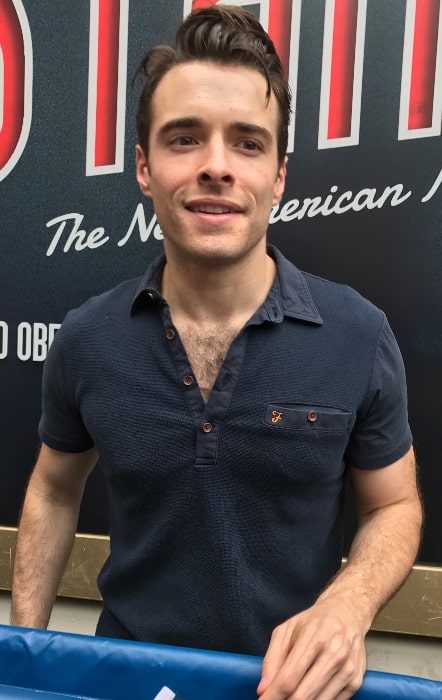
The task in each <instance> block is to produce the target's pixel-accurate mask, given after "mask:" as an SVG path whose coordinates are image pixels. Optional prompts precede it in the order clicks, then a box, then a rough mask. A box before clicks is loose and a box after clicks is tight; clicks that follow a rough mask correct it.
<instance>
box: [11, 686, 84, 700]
mask: <svg viewBox="0 0 442 700" xmlns="http://www.w3.org/2000/svg"><path fill="white" fill-rule="evenodd" d="M69 698H72V700H94V698H85V697H84V696H83V697H80V696H79V695H66V693H49V692H47V691H45V690H31V689H30V688H15V687H13V686H12V685H0V700H69Z"/></svg>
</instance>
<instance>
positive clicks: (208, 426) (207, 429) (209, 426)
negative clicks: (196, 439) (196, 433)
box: [202, 423, 213, 433]
mask: <svg viewBox="0 0 442 700" xmlns="http://www.w3.org/2000/svg"><path fill="white" fill-rule="evenodd" d="M202 427H203V433H210V432H212V428H213V425H212V423H203V426H202Z"/></svg>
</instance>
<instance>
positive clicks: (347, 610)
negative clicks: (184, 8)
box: [11, 6, 421, 700]
mask: <svg viewBox="0 0 442 700" xmlns="http://www.w3.org/2000/svg"><path fill="white" fill-rule="evenodd" d="M143 72H144V76H145V85H144V89H143V92H142V95H141V99H140V106H139V112H138V117H137V124H138V135H139V145H138V146H137V149H136V173H137V179H138V182H139V185H140V188H141V190H142V192H143V194H145V195H146V196H147V197H151V198H152V200H153V203H154V206H155V212H156V215H157V217H158V221H159V223H160V225H161V228H162V231H163V234H164V251H165V257H162V258H161V259H160V260H157V261H156V262H155V263H154V264H153V265H152V266H151V267H150V268H149V269H148V271H147V273H146V275H145V276H144V277H143V278H142V279H138V280H132V281H129V282H124V283H123V284H121V285H119V286H118V287H117V288H116V289H113V290H111V291H110V292H108V293H106V294H104V295H101V296H99V297H96V298H94V299H92V300H90V301H89V302H87V303H86V304H85V305H83V306H82V307H81V308H80V309H78V310H76V311H74V312H71V313H70V314H68V316H67V318H66V320H65V323H64V324H63V327H62V329H61V330H60V331H59V333H58V334H57V336H56V339H55V341H54V344H53V346H52V348H51V352H50V354H49V356H48V359H47V361H46V366H45V376H44V386H43V416H42V420H41V424H40V436H41V439H42V447H41V452H40V455H39V458H38V461H37V464H36V466H35V469H34V472H33V475H32V477H31V480H30V483H29V487H28V490H27V495H26V499H25V503H24V508H23V514H22V518H21V523H20V528H19V535H18V543H17V556H16V562H15V576H14V588H13V604H12V617H11V621H12V623H13V624H18V625H27V626H37V627H40V626H42V627H44V626H46V625H47V623H48V619H49V616H50V611H51V607H52V604H53V601H54V598H55V594H56V590H57V585H58V581H59V579H60V577H61V575H62V572H63V569H64V566H65V563H66V560H67V557H68V555H69V551H70V548H71V544H72V540H73V537H74V533H75V529H76V523H77V517H78V510H79V505H80V501H81V497H82V493H83V488H84V484H85V481H86V479H87V477H88V475H89V473H90V471H91V470H92V468H93V467H94V465H95V463H96V461H97V458H98V456H99V457H100V460H101V464H102V467H103V471H104V473H105V476H106V478H107V480H108V482H109V486H110V505H111V532H110V536H111V555H110V557H109V559H108V561H107V562H106V564H105V566H104V568H103V571H102V572H101V574H100V577H99V585H100V590H101V593H102V596H103V600H104V608H103V613H102V615H101V617H100V621H99V623H98V628H97V633H98V634H100V635H104V636H115V637H126V638H130V639H139V640H145V641H152V642H159V643H168V644H177V645H185V646H194V647H201V648H208V649H216V650H226V651H234V652H242V653H251V654H264V653H265V658H264V663H263V673H262V678H261V681H260V684H259V687H258V695H259V697H260V698H261V700H280V699H281V700H282V699H288V698H290V699H292V700H294V699H297V698H302V699H303V700H305V699H306V698H309V699H310V698H317V699H320V700H331V699H332V698H339V699H340V700H343V699H344V698H348V697H351V695H352V694H353V693H354V692H355V690H356V689H357V688H358V687H359V685H360V683H361V681H362V677H363V673H364V671H365V667H366V661H365V651H364V637H365V635H366V633H367V632H368V630H369V628H370V625H371V623H372V620H373V618H374V616H375V614H376V612H377V611H378V610H379V608H380V607H381V606H382V605H383V604H384V603H385V602H386V601H387V599H388V598H389V597H390V596H391V595H392V594H393V592H394V591H395V590H396V589H397V588H398V586H399V585H400V584H401V583H402V581H403V580H404V578H405V577H406V575H407V573H408V572H409V570H410V567H411V565H412V563H413V561H414V558H415V556H416V551H417V547H418V542H419V531H420V525H421V509H420V504H419V498H418V494H417V489H416V479H415V465H414V458H413V453H412V448H411V435H410V430H409V427H408V422H407V412H406V392H405V380H404V371H403V366H402V362H401V358H400V354H399V351H398V349H397V346H396V343H395V341H394V338H393V336H392V333H391V331H390V329H389V327H388V324H387V322H386V320H385V317H384V315H383V314H382V312H380V311H379V310H378V309H376V308H375V307H374V306H372V305H371V304H370V303H369V302H367V301H365V300H363V299H362V298H361V297H360V296H359V295H358V294H357V293H356V292H354V291H352V290H350V289H348V288H347V287H343V286H340V285H335V284H332V283H329V282H326V281H324V280H320V279H318V278H315V277H313V276H311V275H306V274H303V273H301V272H299V271H298V270H297V269H296V268H295V267H294V266H293V265H292V264H291V263H289V262H288V261H287V260H285V259H284V258H283V256H282V255H281V254H280V253H279V252H278V251H277V250H276V249H274V248H271V247H270V248H267V247H266V231H267V225H268V219H269V214H270V210H271V208H272V206H273V205H275V204H277V203H278V202H279V201H280V199H281V196H282V193H283V189H284V184H285V177H286V156H285V152H286V144H287V125H288V121H289V114H290V99H289V91H288V87H287V84H286V82H285V80H284V77H283V71H282V68H281V64H280V61H279V59H278V57H277V55H276V53H275V50H274V47H273V44H272V43H271V41H270V39H269V38H268V36H267V34H266V33H265V32H264V31H263V30H262V28H261V27H260V25H259V23H258V22H257V21H256V20H255V19H254V18H253V16H252V15H250V14H248V13H247V12H245V11H244V10H242V9H240V8H233V7H231V8H229V7H227V6H225V7H224V8H223V7H222V6H216V7H212V8H211V9H207V10H202V11H200V12H199V13H196V14H194V15H191V16H190V17H189V18H188V19H187V20H186V21H185V22H184V23H183V24H182V26H181V27H180V29H179V30H178V33H177V46H176V49H171V48H169V47H156V48H155V49H153V50H152V51H150V52H149V53H148V54H147V56H146V58H145V60H144V63H143ZM347 472H348V473H350V476H351V478H352V482H353V486H354V490H355V494H356V502H357V508H358V517H359V528H358V531H357V534H356V536H355V539H354V542H353V545H352V548H351V552H350V555H349V560H348V564H347V565H346V567H345V568H344V569H343V570H342V571H340V572H339V573H337V572H338V570H339V567H340V561H341V555H342V502H343V490H344V481H345V476H346V473H347ZM272 630H273V632H272Z"/></svg>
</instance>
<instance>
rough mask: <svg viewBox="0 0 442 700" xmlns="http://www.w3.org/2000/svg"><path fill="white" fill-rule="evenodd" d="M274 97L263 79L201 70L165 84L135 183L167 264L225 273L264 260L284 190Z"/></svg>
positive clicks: (207, 65) (238, 70) (200, 66)
mask: <svg viewBox="0 0 442 700" xmlns="http://www.w3.org/2000/svg"><path fill="white" fill-rule="evenodd" d="M266 90H267V83H266V80H265V78H264V77H263V76H262V75H261V74H260V73H258V72H257V71H255V70H252V69H249V68H244V67H240V66H229V65H227V66H222V65H218V64H215V63H211V62H199V61H195V62H192V63H184V64H181V65H178V66H174V67H173V68H172V69H171V70H170V71H169V72H168V73H167V74H166V75H165V76H164V77H163V78H162V80H161V82H160V83H159V85H158V87H157V89H156V91H155V93H154V96H153V104H152V121H151V130H150V136H149V145H148V157H146V156H145V154H144V152H143V150H142V149H141V147H140V146H137V179H138V182H139V184H140V187H141V190H142V192H143V193H144V194H145V195H146V196H148V197H151V198H152V200H153V203H154V207H155V212H156V215H157V218H158V222H159V224H160V226H161V229H162V231H163V235H164V247H165V251H166V256H167V258H168V259H169V260H171V259H172V258H175V259H176V260H177V261H178V260H179V261H180V262H184V261H185V260H186V259H187V260H188V261H189V262H190V261H193V262H199V263H201V262H204V263H205V264H225V263H228V262H232V261H237V260H240V259H242V258H244V257H245V256H247V255H249V254H251V253H252V252H258V251H261V252H262V251H265V234H266V231H267V227H268V221H269V215H270V210H271V207H272V206H273V205H274V204H277V203H278V202H279V201H280V198H281V196H282V193H283V189H284V183H285V164H284V165H283V166H279V165H278V160H277V128H278V106H277V101H276V98H275V96H274V95H273V94H272V95H271V97H270V100H269V101H268V102H267V100H266Z"/></svg>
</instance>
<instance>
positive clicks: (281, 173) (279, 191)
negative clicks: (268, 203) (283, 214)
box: [272, 156, 288, 206]
mask: <svg viewBox="0 0 442 700" xmlns="http://www.w3.org/2000/svg"><path fill="white" fill-rule="evenodd" d="M287 162H288V157H287V156H285V157H284V161H283V163H282V165H280V167H279V169H278V173H277V175H276V180H275V186H274V189H273V202H272V206H275V204H279V202H280V201H281V197H282V195H283V193H284V188H285V178H286V176H287Z"/></svg>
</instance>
